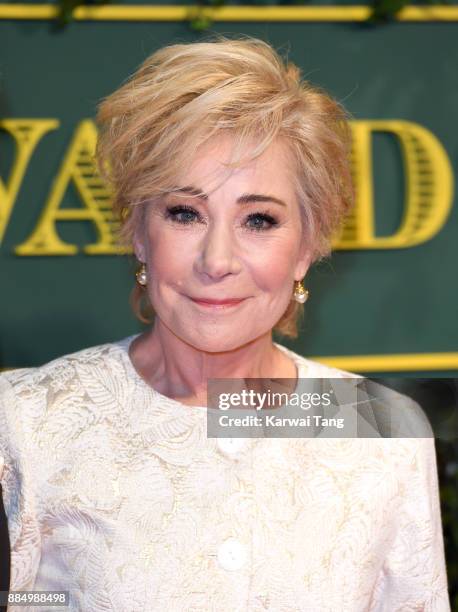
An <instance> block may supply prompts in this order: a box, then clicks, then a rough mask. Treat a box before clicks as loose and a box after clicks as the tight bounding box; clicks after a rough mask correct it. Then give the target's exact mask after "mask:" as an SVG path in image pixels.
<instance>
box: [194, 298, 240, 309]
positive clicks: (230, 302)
mask: <svg viewBox="0 0 458 612" xmlns="http://www.w3.org/2000/svg"><path fill="white" fill-rule="evenodd" d="M188 297H189V299H190V300H191V301H192V302H194V303H195V304H197V305H198V306H201V307H203V308H211V309H215V310H223V309H226V308H231V307H234V306H237V305H238V304H241V303H242V302H243V301H245V300H246V298H226V299H223V300H213V299H210V298H193V297H190V296H188Z"/></svg>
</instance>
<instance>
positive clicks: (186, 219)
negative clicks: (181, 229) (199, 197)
mask: <svg viewBox="0 0 458 612" xmlns="http://www.w3.org/2000/svg"><path fill="white" fill-rule="evenodd" d="M198 216H199V214H198V213H197V211H195V210H194V209H193V208H191V206H183V205H181V206H172V207H169V208H167V210H166V217H167V218H168V219H171V220H172V221H175V223H181V224H182V225H189V224H190V223H192V222H193V221H194V219H195V218H196V217H198Z"/></svg>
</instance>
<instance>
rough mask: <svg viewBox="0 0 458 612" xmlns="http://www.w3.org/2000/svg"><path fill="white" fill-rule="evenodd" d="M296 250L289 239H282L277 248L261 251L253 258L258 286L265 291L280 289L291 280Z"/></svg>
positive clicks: (253, 268) (253, 267)
mask: <svg viewBox="0 0 458 612" xmlns="http://www.w3.org/2000/svg"><path fill="white" fill-rule="evenodd" d="M294 256H295V251H294V249H292V248H291V243H290V242H289V241H282V242H281V243H279V244H277V245H276V248H275V249H267V250H264V251H262V252H260V253H259V256H258V257H256V258H255V260H253V262H252V263H253V265H252V270H253V272H254V275H255V277H256V282H257V284H258V286H259V287H260V288H262V289H264V290H265V291H278V290H279V289H281V288H282V287H283V286H284V285H285V284H288V287H289V283H290V281H291V277H292V274H293V268H294Z"/></svg>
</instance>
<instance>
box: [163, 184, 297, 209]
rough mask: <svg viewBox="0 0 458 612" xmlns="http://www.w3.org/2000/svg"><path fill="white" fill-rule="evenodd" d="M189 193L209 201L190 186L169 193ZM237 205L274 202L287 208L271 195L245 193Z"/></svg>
mask: <svg viewBox="0 0 458 612" xmlns="http://www.w3.org/2000/svg"><path fill="white" fill-rule="evenodd" d="M177 192H178V193H188V194H189V195H192V196H194V197H196V198H200V199H201V200H205V201H207V200H208V195H207V194H206V193H205V192H203V191H202V190H201V189H197V187H193V186H192V185H188V186H186V187H177V188H176V189H173V190H172V191H170V192H169V194H170V195H173V194H174V193H177ZM236 202H237V204H251V203H252V202H274V203H275V204H280V206H286V204H285V202H284V201H283V200H280V199H279V198H276V197H275V196H271V195H264V194H261V193H244V194H243V195H241V196H240V197H239V198H237V200H236Z"/></svg>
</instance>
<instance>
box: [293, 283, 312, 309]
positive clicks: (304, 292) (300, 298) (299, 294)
mask: <svg viewBox="0 0 458 612" xmlns="http://www.w3.org/2000/svg"><path fill="white" fill-rule="evenodd" d="M308 297H309V291H308V289H305V287H304V285H303V284H302V281H295V283H294V299H295V300H296V302H299V303H300V304H304V302H306V301H307V299H308Z"/></svg>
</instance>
